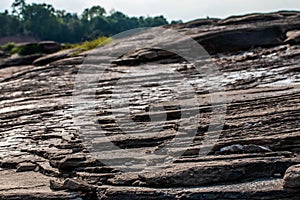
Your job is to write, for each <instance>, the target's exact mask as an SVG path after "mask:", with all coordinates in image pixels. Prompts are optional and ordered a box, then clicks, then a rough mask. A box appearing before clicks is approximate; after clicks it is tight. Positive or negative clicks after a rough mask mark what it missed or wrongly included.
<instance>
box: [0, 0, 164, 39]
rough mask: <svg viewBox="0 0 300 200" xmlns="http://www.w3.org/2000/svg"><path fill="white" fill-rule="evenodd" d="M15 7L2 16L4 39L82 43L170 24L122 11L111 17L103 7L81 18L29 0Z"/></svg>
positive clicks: (17, 1) (18, 1) (0, 32)
mask: <svg viewBox="0 0 300 200" xmlns="http://www.w3.org/2000/svg"><path fill="white" fill-rule="evenodd" d="M12 8H13V9H12V10H13V12H12V14H9V13H8V12H7V11H6V12H4V13H0V24H1V25H2V27H1V29H0V38H1V37H6V36H31V37H34V38H36V39H38V40H54V41H57V42H61V43H78V42H83V41H85V40H93V39H95V38H98V37H100V36H107V37H108V36H111V35H114V34H117V33H120V32H122V31H126V30H130V29H134V28H139V27H153V26H160V25H165V24H168V21H167V20H166V19H165V18H164V17H163V16H158V17H146V18H145V17H139V18H137V17H129V16H127V15H125V14H123V13H122V12H118V11H113V12H110V13H108V14H107V12H106V10H105V9H104V8H102V7H101V6H93V7H91V8H87V9H85V10H84V12H83V13H82V14H81V15H77V14H76V13H75V14H72V13H68V12H66V11H65V10H56V9H55V8H54V7H53V6H52V5H49V4H45V3H43V4H37V3H32V4H27V3H26V2H25V0H15V1H14V2H13V4H12Z"/></svg>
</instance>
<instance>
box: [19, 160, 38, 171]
mask: <svg viewBox="0 0 300 200" xmlns="http://www.w3.org/2000/svg"><path fill="white" fill-rule="evenodd" d="M36 167H37V165H36V164H34V163H30V162H25V163H20V164H18V165H17V172H26V171H33V170H35V169H36Z"/></svg>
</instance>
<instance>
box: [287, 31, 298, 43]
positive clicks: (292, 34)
mask: <svg viewBox="0 0 300 200" xmlns="http://www.w3.org/2000/svg"><path fill="white" fill-rule="evenodd" d="M286 37H287V39H286V40H285V41H284V42H286V43H290V44H297V43H300V30H294V31H288V32H287V33H286Z"/></svg>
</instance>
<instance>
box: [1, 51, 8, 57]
mask: <svg viewBox="0 0 300 200" xmlns="http://www.w3.org/2000/svg"><path fill="white" fill-rule="evenodd" d="M8 56H9V55H8V54H7V53H5V52H4V51H2V50H0V58H6V57H8Z"/></svg>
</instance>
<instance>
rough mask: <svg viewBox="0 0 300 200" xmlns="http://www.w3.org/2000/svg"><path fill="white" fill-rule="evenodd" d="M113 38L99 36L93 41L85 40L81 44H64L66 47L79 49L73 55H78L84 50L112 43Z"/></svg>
mask: <svg viewBox="0 0 300 200" xmlns="http://www.w3.org/2000/svg"><path fill="white" fill-rule="evenodd" d="M111 41H112V39H111V38H107V37H99V38H97V39H94V40H92V41H85V42H83V43H79V44H64V45H63V48H64V49H78V51H76V52H75V53H74V55H73V56H76V55H78V54H80V53H82V52H84V51H88V50H92V49H95V48H96V47H100V46H105V45H108V44H109V43H111Z"/></svg>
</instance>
